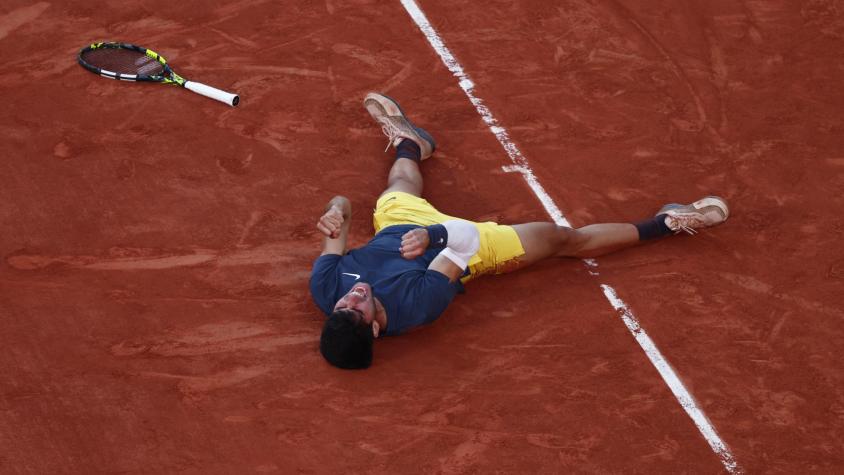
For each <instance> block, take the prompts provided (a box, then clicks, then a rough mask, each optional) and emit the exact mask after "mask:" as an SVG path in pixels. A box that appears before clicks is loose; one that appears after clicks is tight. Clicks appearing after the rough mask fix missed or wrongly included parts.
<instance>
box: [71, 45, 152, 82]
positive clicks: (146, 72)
mask: <svg viewBox="0 0 844 475" xmlns="http://www.w3.org/2000/svg"><path fill="white" fill-rule="evenodd" d="M82 60H83V61H85V62H86V63H88V64H90V65H91V66H94V67H96V68H100V69H104V70H106V71H112V72H115V73H119V74H135V75H138V76H157V75H160V74H162V73H164V65H162V64H161V63H159V62H158V61H156V60H155V59H153V58H150V57H149V56H147V55H145V54H143V53H141V52H139V51H133V50H128V49H122V48H101V49H94V50H90V51H86V52H85V53H83V54H82Z"/></svg>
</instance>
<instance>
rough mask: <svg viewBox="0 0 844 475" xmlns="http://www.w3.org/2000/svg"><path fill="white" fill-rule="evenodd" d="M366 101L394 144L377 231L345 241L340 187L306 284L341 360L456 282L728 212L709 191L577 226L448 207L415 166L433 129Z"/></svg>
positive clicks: (349, 362)
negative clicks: (631, 219) (493, 218)
mask: <svg viewBox="0 0 844 475" xmlns="http://www.w3.org/2000/svg"><path fill="white" fill-rule="evenodd" d="M363 103H364V106H365V107H366V110H367V111H369V113H370V115H372V118H373V119H375V121H376V122H378V123H379V124H380V125H381V127H382V130H383V131H384V133H385V134H386V135H387V137H388V138H389V144H390V145H392V146H393V147H394V148H395V151H396V154H395V156H396V160H395V163H394V164H393V166H392V168H391V170H390V173H389V176H388V177H387V188H386V190H384V192H383V193H382V194H381V196H380V197H379V198H378V201H377V203H376V206H375V211H374V214H373V225H374V227H375V237H373V238H372V240H370V241H369V243H367V244H366V245H365V246H363V247H360V248H357V249H352V250H348V249H347V248H346V240H347V237H348V235H349V223H350V221H351V220H350V218H351V214H352V208H351V203H350V202H349V200H348V199H347V198H345V197H343V196H335V197H334V198H332V199H331V201H329V203H328V205H327V206H326V209H325V214H323V215H322V217H320V219H319V222H318V223H317V229H319V231H320V232H321V233H322V234H323V235H324V238H323V246H322V254H321V255H320V256H319V257H318V258H317V259H316V261H315V263H314V267H313V271H312V273H311V278H310V290H311V295H312V296H313V299H314V302H316V304H317V306H318V307H319V308H320V310H322V311H323V312H325V314H326V315H328V318H327V320H326V321H325V326H324V327H323V330H322V336H321V338H320V352H321V353H322V355H323V357H325V359H326V360H328V362H329V363H331V364H333V365H334V366H337V367H340V368H346V369H357V368H367V367H369V366H370V364H371V363H372V347H373V342H374V340H375V339H376V338H378V337H380V336H385V335H399V334H402V333H404V332H407V331H408V330H411V329H413V328H416V327H418V326H421V325H425V324H429V323H431V322H433V321H434V320H436V319H437V318H439V316H440V315H441V314H442V313H443V312H444V311H445V309H446V308H447V307H448V305H449V303H450V302H451V300H452V299H453V298H454V296H455V295H456V294H457V293H459V292H461V291H462V290H463V284H465V283H466V282H468V281H470V280H472V279H475V278H477V277H480V276H482V275H484V274H500V273H504V272H510V271H513V270H516V269H521V268H523V267H526V266H529V265H531V264H533V263H535V262H538V261H540V260H542V259H545V258H548V257H578V258H584V257H595V256H600V255H603V254H606V253H608V252H611V251H615V250H619V249H622V248H626V247H630V246H633V245H635V244H637V243H639V242H641V241H646V240H650V239H655V238H659V237H662V236H669V235H672V234H676V233H679V232H682V231H685V232H687V233H689V234H694V233H696V232H697V230H698V229H701V228H706V227H709V226H714V225H716V224H720V223H723V222H724V221H725V220H726V219H727V217H728V216H729V210H728V208H727V203H726V202H725V201H724V200H723V199H721V198H718V197H715V196H709V197H706V198H703V199H701V200H698V201H696V202H694V203H692V204H690V205H679V204H669V205H665V206H664V207H662V209H660V210H659V211H658V212H657V213H656V215H655V216H654V217H652V218H650V219H646V220H644V221H641V222H637V223H628V224H590V225H588V226H584V227H582V228H578V229H572V228H568V227H565V226H557V225H556V224H554V223H551V222H534V223H525V224H516V225H512V226H507V225H501V224H497V223H492V222H485V223H475V222H472V221H467V220H463V219H459V218H455V217H452V216H447V215H445V214H443V213H440V212H439V211H437V209H436V208H434V207H433V206H432V205H431V204H430V203H428V202H427V201H426V200H425V199H423V198H422V175H421V173H420V170H419V166H420V163H421V162H422V161H423V160H425V159H427V158H429V157H430V156H431V154H433V153H434V149H435V147H436V145H435V143H434V139H433V138H432V137H431V135H430V134H428V132H426V131H425V130H424V129H422V128H420V127H417V126H415V125H414V124H413V123H411V122H410V121H409V120H408V118H407V117H406V116H405V115H404V112H403V111H402V109H401V107H399V105H398V103H396V101H394V100H393V99H391V98H389V97H387V96H385V95H383V94H378V93H369V94H367V96H366V98H365V99H364V102H363ZM388 148H389V145H388Z"/></svg>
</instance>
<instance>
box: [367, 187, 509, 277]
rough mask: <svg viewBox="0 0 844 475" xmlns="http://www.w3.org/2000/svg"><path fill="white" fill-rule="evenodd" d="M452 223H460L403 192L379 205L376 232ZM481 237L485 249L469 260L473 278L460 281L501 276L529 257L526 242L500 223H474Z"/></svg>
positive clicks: (390, 195) (385, 197)
mask: <svg viewBox="0 0 844 475" xmlns="http://www.w3.org/2000/svg"><path fill="white" fill-rule="evenodd" d="M449 219H459V218H455V217H452V216H448V215H446V214H442V213H440V212H439V211H437V209H436V208H434V207H433V206H432V205H431V203H428V201H426V200H424V199H422V198H419V197H418V196H413V195H411V194H409V193H404V192H401V191H393V192H390V193H386V194H384V195H383V196H381V197H380V198H378V202H377V203H376V204H375V211H374V212H373V214H372V225H373V226H375V232H376V233H377V232H378V231H381V230H382V229H384V228H386V227H388V226H394V225H397V224H417V225H419V226H430V225H432V224H439V223H442V222H444V221H448V220H449ZM473 224H474V225H475V226H476V227H477V228H478V232H480V235H481V247H480V249H478V253H477V254H475V255H474V256H472V259H470V260H469V275H467V276H465V277H463V278H462V279H460V280H461V281H462V282H467V281H469V280H471V279H473V278H475V277H478V276H481V275H483V274H501V273H502V272H506V271H508V270H512V267H514V266H515V265H516V259H518V258H519V257H521V256H523V255H524V254H525V250H524V248H523V247H522V242H521V241H520V240H519V236H518V235H517V234H516V230H515V229H513V227H512V226H505V225H500V224H498V223H493V222H486V223H473Z"/></svg>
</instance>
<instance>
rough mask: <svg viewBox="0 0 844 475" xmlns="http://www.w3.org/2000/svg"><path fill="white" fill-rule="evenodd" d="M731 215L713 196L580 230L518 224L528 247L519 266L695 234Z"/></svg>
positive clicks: (517, 229) (551, 224)
mask: <svg viewBox="0 0 844 475" xmlns="http://www.w3.org/2000/svg"><path fill="white" fill-rule="evenodd" d="M728 216H729V208H728V207H727V203H726V201H724V200H723V199H722V198H718V197H715V196H709V197H706V198H703V199H701V200H698V201H696V202H694V203H692V204H690V205H679V204H669V205H665V206H664V207H663V208H662V209H660V210H659V211H658V212H657V213H656V215H655V216H654V217H653V218H651V219H649V220H646V221H642V222H639V223H635V224H630V223H604V224H590V225H588V226H584V227H582V228H577V229H572V228H568V227H565V226H557V225H555V224H554V223H526V224H518V225H515V226H513V229H514V230H515V231H516V234H517V235H518V236H519V240H520V241H521V243H522V247H523V248H524V250H525V254H524V256H522V257H520V258H519V259H518V262H519V265H518V267H524V266H527V265H530V264H533V263H534V262H537V261H540V260H542V259H545V258H548V257H579V258H586V257H597V256H601V255H604V254H607V253H610V252H613V251H618V250H621V249H624V248H627V247H631V246H635V245H637V244H639V243H641V242H643V241H647V240H651V239H654V238H658V237H662V236H668V235H671V234H675V233H678V232H681V231H685V232H687V233H689V234H695V233H696V232H697V230H698V229H701V228H706V227H710V226H715V225H717V224H720V223H723V222H724V221H726V220H727V217H728Z"/></svg>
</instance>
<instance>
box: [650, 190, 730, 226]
mask: <svg viewBox="0 0 844 475" xmlns="http://www.w3.org/2000/svg"><path fill="white" fill-rule="evenodd" d="M709 206H715V207H716V208H718V209H719V210H721V212H722V213H723V214H724V221H726V220H727V218H729V217H730V208H729V207H728V206H727V202H726V200H724V199H723V198H721V197H720V196H714V195H710V196H706V197H704V198H701V199H699V200H697V201H695V202H694V203H692V204H690V205H683V204H679V203H669V204H667V205H665V206H663V207H662V208H661V209H660V210H659V211H657V213H656V215H655V216H659V215H660V214H665V213H666V212H668V211H671V210H673V209H677V208H691V209H692V210H694V211H698V210H702V209H703V208H706V207H709Z"/></svg>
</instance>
